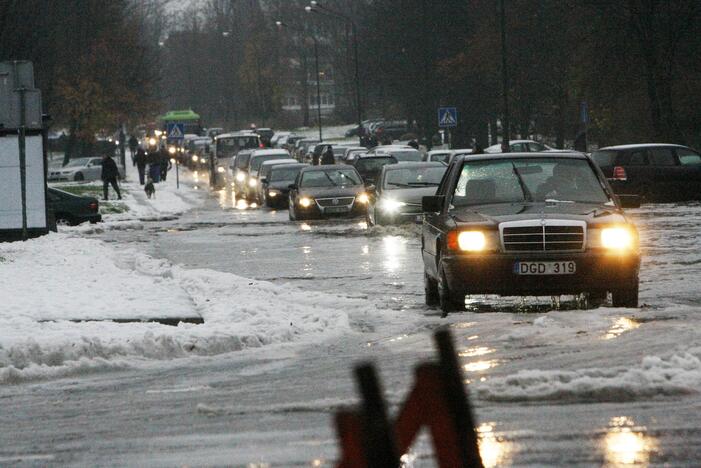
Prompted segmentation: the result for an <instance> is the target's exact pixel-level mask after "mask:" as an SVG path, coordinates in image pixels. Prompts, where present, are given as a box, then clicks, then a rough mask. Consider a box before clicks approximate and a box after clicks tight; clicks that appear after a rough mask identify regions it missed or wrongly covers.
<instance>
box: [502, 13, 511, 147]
mask: <svg viewBox="0 0 701 468" xmlns="http://www.w3.org/2000/svg"><path fill="white" fill-rule="evenodd" d="M499 9H500V16H501V78H502V85H503V91H502V94H503V98H504V117H503V120H502V121H501V131H502V136H501V151H502V153H508V152H510V151H511V147H510V142H509V138H510V137H509V135H510V133H511V129H510V128H509V127H510V125H509V73H508V69H507V67H506V10H505V9H504V0H501V1H500V5H499Z"/></svg>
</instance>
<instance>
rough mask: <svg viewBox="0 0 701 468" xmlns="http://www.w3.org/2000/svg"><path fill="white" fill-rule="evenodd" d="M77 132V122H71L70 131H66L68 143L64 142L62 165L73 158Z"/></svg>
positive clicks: (73, 120) (74, 120)
mask: <svg viewBox="0 0 701 468" xmlns="http://www.w3.org/2000/svg"><path fill="white" fill-rule="evenodd" d="M77 130H78V122H77V120H76V119H72V120H71V124H70V129H69V131H68V141H67V142H66V150H65V152H64V153H63V165H64V166H65V165H66V164H68V163H69V162H70V160H71V158H73V154H74V152H75V144H76V141H77V140H76V135H75V132H76V131H77Z"/></svg>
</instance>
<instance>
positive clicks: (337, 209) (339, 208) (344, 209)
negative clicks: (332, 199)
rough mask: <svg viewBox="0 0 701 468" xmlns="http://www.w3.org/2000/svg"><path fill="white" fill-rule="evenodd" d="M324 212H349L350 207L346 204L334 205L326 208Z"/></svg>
mask: <svg viewBox="0 0 701 468" xmlns="http://www.w3.org/2000/svg"><path fill="white" fill-rule="evenodd" d="M324 213H348V207H345V206H332V207H329V208H326V209H325V210H324Z"/></svg>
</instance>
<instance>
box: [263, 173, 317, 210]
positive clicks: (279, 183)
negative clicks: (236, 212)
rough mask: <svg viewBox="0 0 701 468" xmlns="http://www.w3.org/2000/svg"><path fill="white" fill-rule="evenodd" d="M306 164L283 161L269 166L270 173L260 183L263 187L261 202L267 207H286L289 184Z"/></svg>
mask: <svg viewBox="0 0 701 468" xmlns="http://www.w3.org/2000/svg"><path fill="white" fill-rule="evenodd" d="M305 167H309V165H308V164H302V163H298V162H297V161H294V163H290V164H287V163H283V164H275V165H273V166H271V167H270V173H269V174H268V176H267V177H265V178H264V179H261V181H260V183H261V185H262V187H263V204H265V206H267V207H269V208H286V207H287V204H288V197H289V194H290V185H292V184H294V182H295V180H296V179H297V175H298V174H299V172H300V171H301V170H302V169H303V168H305Z"/></svg>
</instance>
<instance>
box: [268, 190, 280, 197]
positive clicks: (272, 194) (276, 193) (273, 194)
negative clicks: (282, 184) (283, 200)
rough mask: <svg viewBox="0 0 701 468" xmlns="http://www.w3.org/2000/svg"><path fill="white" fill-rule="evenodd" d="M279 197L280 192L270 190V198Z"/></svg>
mask: <svg viewBox="0 0 701 468" xmlns="http://www.w3.org/2000/svg"><path fill="white" fill-rule="evenodd" d="M278 195H280V192H278V191H277V190H268V196H269V197H273V198H275V197H277V196H278Z"/></svg>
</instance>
